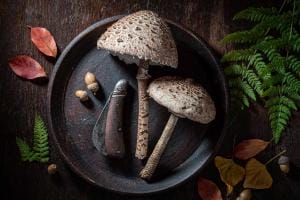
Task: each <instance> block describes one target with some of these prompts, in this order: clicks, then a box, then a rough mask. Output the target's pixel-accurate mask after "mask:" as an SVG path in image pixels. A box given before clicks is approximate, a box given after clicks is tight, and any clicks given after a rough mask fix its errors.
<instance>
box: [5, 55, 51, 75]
mask: <svg viewBox="0 0 300 200" xmlns="http://www.w3.org/2000/svg"><path fill="white" fill-rule="evenodd" d="M8 64H9V66H10V68H11V69H12V70H13V72H14V73H15V74H17V75H18V76H21V77H23V78H25V79H35V78H39V77H47V74H46V72H45V70H44V68H43V67H42V66H41V65H40V64H39V63H38V62H37V61H36V60H34V59H33V58H31V57H29V56H25V55H20V56H16V57H14V58H12V59H10V60H9V62H8Z"/></svg>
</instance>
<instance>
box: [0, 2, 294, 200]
mask: <svg viewBox="0 0 300 200" xmlns="http://www.w3.org/2000/svg"><path fill="white" fill-rule="evenodd" d="M272 2H273V1H272V0H265V1H263V2H261V1H259V0H255V1H247V2H246V1H243V2H242V1H238V0H232V1H225V0H210V1H208V0H199V1H197V0H178V1H175V0H165V1H162V0H155V1H150V0H148V1H146V0H141V1H139V0H120V1H117V0H102V1H96V0H87V1H80V0H65V1H61V0H53V1H42V0H31V1H30V0H18V1H9V0H1V1H0V30H1V32H0V64H1V67H0V94H1V95H0V96H1V98H0V113H1V119H0V125H1V126H0V127H1V131H0V132H1V133H0V141H1V145H0V158H1V161H0V175H1V183H2V184H1V185H2V187H1V189H0V191H1V199H21V198H22V199H32V200H33V199H81V200H83V199H96V198H97V199H99V198H100V199H107V200H108V199H110V200H116V199H128V200H129V199H154V200H159V199H178V200H179V199H200V198H199V197H198V194H197V190H196V179H197V177H194V178H193V179H191V180H190V181H189V182H187V183H185V184H183V185H181V186H179V187H178V188H176V189H175V190H172V191H168V192H164V193H161V194H157V195H151V196H145V197H132V196H124V195H119V194H113V193H110V192H107V191H105V190H102V189H99V188H96V187H94V186H91V185H89V184H88V183H86V182H85V181H84V180H82V179H81V178H79V177H77V176H76V175H75V174H74V173H73V172H72V171H71V170H70V169H69V167H68V166H67V165H66V164H65V163H64V162H63V161H62V159H61V157H60V155H59V153H58V150H57V149H56V148H55V146H53V145H51V144H53V140H52V138H50V145H51V162H53V163H56V164H57V165H58V171H59V173H58V174H57V175H55V176H50V175H48V174H47V170H46V168H47V166H46V165H43V164H27V163H23V162H21V161H20V157H19V152H18V150H17V147H16V145H15V137H16V136H19V137H24V138H26V139H28V140H29V139H31V133H32V126H33V120H34V115H35V113H37V112H38V113H41V114H42V116H43V117H44V118H46V112H47V111H46V93H47V84H45V83H39V82H30V81H24V80H22V79H20V78H18V77H16V76H15V75H14V74H13V73H12V71H11V70H10V69H9V68H8V65H7V61H8V59H9V58H10V57H13V56H15V55H17V54H28V55H31V56H33V57H34V58H36V59H37V60H38V61H39V62H40V63H41V64H42V65H44V66H45V68H46V70H47V72H48V73H49V75H51V71H52V69H53V64H54V63H55V60H51V59H50V60H49V59H47V58H45V57H44V56H43V55H41V54H40V53H39V52H38V51H37V49H36V48H35V47H34V46H33V45H32V44H31V41H30V38H29V31H28V29H27V27H26V25H31V26H43V27H47V28H48V29H49V30H50V31H51V32H52V33H53V35H54V37H55V39H56V41H57V44H58V46H59V48H60V50H63V49H64V48H65V47H66V45H67V44H68V43H69V42H70V41H71V40H72V39H73V38H74V37H75V36H76V35H77V34H78V33H79V32H81V31H82V30H84V29H85V28H86V27H88V26H89V25H91V24H93V23H94V22H96V21H98V20H100V19H103V18H106V17H110V16H113V15H117V14H126V13H131V12H133V11H137V10H140V9H147V8H148V9H150V10H153V11H156V12H158V13H159V14H160V15H161V16H163V17H166V18H168V19H171V20H173V21H175V22H177V23H180V24H182V25H183V26H185V27H187V28H189V29H191V30H192V31H194V32H196V33H197V34H198V35H200V36H201V37H202V38H203V39H204V40H205V41H206V42H207V43H208V44H209V45H210V46H211V47H212V48H213V49H214V50H215V52H216V53H217V54H218V55H221V54H222V53H223V52H224V51H225V50H226V48H230V47H229V46H222V45H221V44H220V43H219V42H218V41H219V40H220V39H221V38H222V37H223V36H224V35H225V34H226V33H229V32H232V31H234V30H237V29H239V28H240V27H242V26H246V24H243V23H235V22H232V21H231V18H232V16H233V15H234V13H236V12H237V11H239V10H241V9H243V8H246V7H248V6H250V5H251V6H260V5H272ZM299 122H300V114H299V113H296V114H295V118H294V119H293V120H292V123H291V125H290V127H289V128H288V129H287V131H286V133H285V136H284V137H283V139H282V142H281V143H280V144H279V145H277V146H274V145H272V146H271V147H269V149H268V150H267V151H266V152H265V153H264V154H263V155H262V156H261V157H259V159H261V160H267V159H268V158H270V157H272V156H273V155H274V154H276V153H277V152H279V151H280V150H281V149H285V148H286V149H287V150H288V155H289V156H290V158H291V161H292V163H293V166H292V170H291V173H290V174H289V175H288V176H285V175H283V174H282V173H281V172H280V170H279V168H278V166H277V165H276V163H275V162H274V163H272V164H270V165H268V169H269V170H270V172H271V174H272V175H273V178H274V183H273V187H272V189H270V190H261V191H255V192H254V197H253V199H278V200H282V199H285V200H295V199H300V190H299V188H300V169H299V168H300V123H299ZM235 136H236V137H235ZM253 137H255V138H264V139H269V138H270V130H269V128H268V126H267V120H266V113H265V111H264V110H263V109H262V108H260V107H259V106H253V107H251V109H250V111H249V112H245V113H242V114H241V115H240V116H239V117H238V118H237V121H235V122H234V123H233V125H232V127H231V128H230V131H229V133H228V137H227V139H226V141H225V142H224V145H223V147H222V150H221V151H220V154H222V155H228V154H230V151H231V150H232V145H233V144H232V143H233V141H234V140H233V138H236V141H237V142H238V141H239V140H241V139H243V138H253ZM201 175H202V176H204V177H208V178H211V179H213V180H214V181H215V182H216V183H218V185H220V186H221V188H222V191H224V189H225V188H224V185H223V184H222V183H221V181H220V179H219V178H218V174H217V171H216V168H215V167H214V166H213V165H209V166H208V167H207V169H206V170H204V171H203V172H202V173H201Z"/></svg>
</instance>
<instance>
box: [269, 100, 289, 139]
mask: <svg viewBox="0 0 300 200" xmlns="http://www.w3.org/2000/svg"><path fill="white" fill-rule="evenodd" d="M268 114H269V120H270V124H271V129H272V132H273V136H274V139H275V143H278V142H279V139H280V137H281V134H282V132H283V131H284V129H285V127H286V125H287V123H288V121H289V120H290V118H291V115H292V114H291V111H290V108H289V107H287V106H286V105H283V104H274V105H272V106H270V107H269V108H268Z"/></svg>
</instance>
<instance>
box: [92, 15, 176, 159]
mask: <svg viewBox="0 0 300 200" xmlns="http://www.w3.org/2000/svg"><path fill="white" fill-rule="evenodd" d="M97 46H98V48H103V49H106V50H108V51H109V52H110V53H111V54H113V55H117V56H118V57H119V58H120V59H121V60H123V61H125V62H126V63H127V64H132V63H134V64H136V65H138V67H139V68H138V72H137V76H136V78H137V81H138V98H139V114H138V131H137V144H136V152H135V156H136V157H137V158H139V159H143V158H145V157H146V156H147V148H148V115H149V114H148V94H147V92H146V90H147V86H148V80H149V78H150V75H149V74H148V67H149V65H160V66H171V67H174V68H176V67H177V64H178V54H177V49H176V45H175V42H174V39H173V37H172V34H171V31H170V29H169V27H168V26H167V24H166V23H165V22H164V20H162V19H161V18H160V17H159V16H158V15H157V14H156V13H154V12H152V11H148V10H143V11H139V12H136V13H133V14H130V15H128V16H126V17H123V18H121V19H120V20H118V21H117V22H116V23H114V24H113V25H112V26H110V27H109V28H108V29H107V30H106V32H105V33H103V34H102V35H101V37H100V38H99V40H98V42H97Z"/></svg>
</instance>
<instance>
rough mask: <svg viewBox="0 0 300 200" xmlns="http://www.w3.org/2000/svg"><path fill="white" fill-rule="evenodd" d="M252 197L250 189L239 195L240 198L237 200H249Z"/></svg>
mask: <svg viewBox="0 0 300 200" xmlns="http://www.w3.org/2000/svg"><path fill="white" fill-rule="evenodd" d="M251 197H252V192H251V190H250V189H245V190H243V191H242V192H241V193H240V196H239V197H238V198H237V200H250V199H251Z"/></svg>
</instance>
